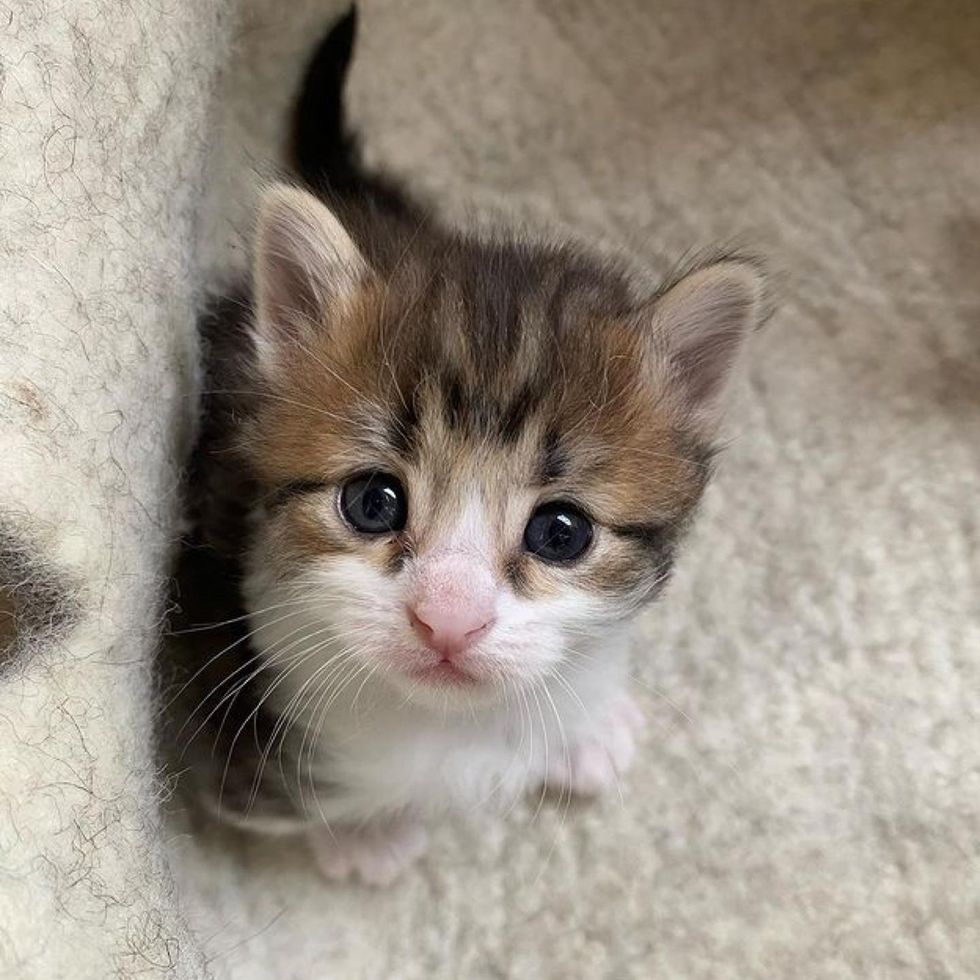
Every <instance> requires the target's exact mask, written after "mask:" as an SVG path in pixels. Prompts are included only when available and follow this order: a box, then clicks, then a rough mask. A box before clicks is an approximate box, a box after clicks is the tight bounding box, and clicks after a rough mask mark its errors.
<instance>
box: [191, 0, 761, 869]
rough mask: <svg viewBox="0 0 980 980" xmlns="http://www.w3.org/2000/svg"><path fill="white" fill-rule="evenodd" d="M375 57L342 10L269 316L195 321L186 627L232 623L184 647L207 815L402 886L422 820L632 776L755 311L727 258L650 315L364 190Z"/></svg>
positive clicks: (392, 190)
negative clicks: (637, 628)
mask: <svg viewBox="0 0 980 980" xmlns="http://www.w3.org/2000/svg"><path fill="white" fill-rule="evenodd" d="M353 34H354V13H353V11H352V12H351V13H350V14H349V15H348V16H347V17H345V18H344V19H343V20H342V21H341V22H340V23H339V24H338V25H337V26H336V27H335V28H334V29H333V31H332V32H331V33H330V34H329V35H328V36H327V38H326V40H325V41H324V42H323V43H322V45H321V46H320V49H319V50H318V52H317V54H316V55H315V57H314V59H313V61H312V63H311V67H310V69H309V72H308V75H307V78H306V81H305V83H304V89H303V92H302V95H301V98H300V100H299V105H298V109H297V117H296V131H295V132H296V145H295V153H294V157H295V162H296V166H297V170H298V173H299V176H300V177H301V178H302V181H303V183H304V184H305V185H306V187H307V188H308V189H301V188H300V187H299V186H274V187H272V188H271V189H269V190H268V191H267V192H266V194H265V196H264V198H263V200H262V203H261V207H260V212H259V217H258V228H257V235H256V240H255V246H254V266H253V277H252V285H251V290H250V292H249V293H245V292H243V293H242V294H241V295H240V296H236V297H232V298H230V299H228V300H226V301H224V303H222V304H219V306H218V307H216V309H215V310H213V311H212V312H211V313H210V314H209V315H208V316H207V317H206V318H205V323H204V327H205V331H204V332H205V339H206V341H207V344H208V347H209V372H210V375H209V377H210V382H209V383H210V387H211V391H210V393H209V394H208V396H207V398H206V401H205V416H204V422H203V431H202V436H201V440H200V444H199V447H198V450H197V453H196V456H195V460H194V464H193V468H192V472H191V478H190V483H191V499H192V505H193V506H192V518H193V521H194V532H193V534H192V535H191V537H190V538H189V540H188V541H187V542H186V546H185V549H184V559H183V562H182V566H181V571H180V575H179V579H178V582H179V589H180V594H179V596H178V603H179V604H180V605H181V606H182V607H183V612H182V615H183V622H184V623H185V624H194V623H197V624H200V623H203V622H206V621H207V620H208V619H211V620H214V619H216V618H223V619H225V620H226V621H223V622H221V623H219V624H218V625H217V627H216V628H215V629H214V630H201V631H199V632H191V633H187V634H186V636H187V637H188V638H189V639H188V642H189V643H190V644H191V646H190V649H191V653H190V656H191V657H192V659H194V661H195V666H194V674H195V678H196V681H195V683H197V684H200V685H203V690H204V691H205V695H204V697H203V699H201V700H200V702H198V703H196V706H195V710H194V711H193V712H191V716H190V717H189V718H187V719H185V722H184V728H185V731H187V730H189V728H188V726H190V728H191V729H192V728H194V727H196V728H197V729H198V735H199V738H198V739H197V741H198V742H200V743H203V744H204V745H205V748H206V751H204V752H202V753H201V755H200V758H199V759H198V761H197V762H195V764H194V765H195V768H196V769H198V770H199V774H200V772H206V771H208V770H209V765H210V763H211V761H212V760H214V761H215V762H216V765H213V766H211V767H210V772H211V775H212V777H213V780H214V787H216V789H215V790H214V793H215V796H214V799H215V805H216V806H218V807H220V810H221V812H222V813H223V814H224V815H225V816H226V817H229V818H230V819H234V820H236V821H237V822H241V823H243V824H244V825H245V826H250V825H254V826H256V827H257V828H259V829H265V830H270V831H271V830H276V829H281V830H299V831H302V832H304V833H306V834H307V836H308V837H309V840H310V842H311V844H312V847H313V850H314V853H315V855H316V857H317V859H318V862H319V864H320V867H321V868H322V870H323V871H324V872H325V873H326V874H327V875H328V876H331V877H345V876H347V875H350V874H355V875H358V876H360V877H361V878H363V879H364V880H366V881H369V882H375V883H381V882H384V881H387V880H390V879H391V878H392V877H393V876H394V875H395V874H396V873H397V872H398V871H399V870H400V869H401V867H402V866H403V865H405V864H406V863H408V862H409V861H410V860H412V859H413V858H414V857H416V856H417V855H418V854H419V853H420V852H421V850H422V848H423V845H424V833H423V831H422V829H421V821H423V820H424V818H425V817H426V816H428V815H430V814H434V813H438V812H442V811H444V810H446V809H449V808H460V807H464V808H465V807H473V806H477V805H483V804H485V803H486V804H489V803H491V802H496V803H500V802H504V803H506V802H508V801H512V800H513V799H514V798H515V797H517V796H518V795H519V794H521V793H523V792H525V791H526V790H528V789H529V788H535V787H539V788H540V787H541V786H542V785H545V786H550V787H553V788H555V789H557V790H558V791H560V792H574V793H583V794H593V793H597V792H600V791H602V790H604V789H606V788H607V787H608V786H609V785H610V784H613V783H614V782H615V780H616V778H617V775H618V774H619V773H621V772H622V771H623V770H625V768H626V767H627V766H628V764H629V762H630V759H631V757H632V755H633V751H634V734H635V731H636V729H637V727H638V725H639V724H640V718H639V717H638V712H637V710H636V708H635V706H634V705H633V702H632V701H631V700H630V696H629V693H628V691H627V689H626V687H627V685H626V680H627V648H628V643H629V626H630V622H631V619H632V618H633V617H634V615H635V614H636V613H637V612H638V611H639V610H640V609H641V608H643V607H644V606H645V605H646V604H647V603H649V602H650V601H651V600H653V599H654V598H656V597H657V596H658V595H659V594H660V592H661V591H662V589H663V588H664V585H665V583H666V582H667V578H668V576H669V573H670V569H671V564H672V561H673V557H674V552H675V549H676V548H677V545H678V543H679V541H680V538H681V536H682V534H683V531H684V529H685V527H686V526H687V524H688V521H689V519H690V517H691V514H692V511H693V509H694V507H695V505H696V503H697V501H698V499H699V497H700V496H701V493H702V491H703V489H704V486H705V482H706V480H707V477H708V472H709V462H710V459H711V456H712V447H713V439H714V438H715V435H716V429H717V425H718V418H719V411H720V408H721V405H722V402H723V397H724V393H725V389H726V387H727V383H728V380H729V377H730V375H731V372H732V367H733V364H734V363H735V361H736V359H737V357H738V355H739V353H740V351H741V349H742V347H743V344H744V342H745V340H746V338H747V336H748V335H749V334H750V333H751V331H752V330H753V328H754V327H755V326H756V325H757V323H758V322H759V320H760V312H761V308H762V294H763V284H762V277H761V274H760V271H759V269H758V267H757V265H756V264H755V263H754V262H752V261H750V260H747V259H744V258H741V257H738V256H730V257H723V258H719V259H717V260H715V261H712V262H706V263H703V264H700V265H698V266H696V267H695V268H693V269H691V270H690V271H689V272H687V274H685V275H684V276H682V277H679V278H676V279H675V280H673V281H671V282H669V283H667V284H666V285H663V286H661V287H660V288H659V289H656V290H652V289H650V288H646V289H645V290H642V289H638V288H637V286H636V285H635V284H634V283H633V282H631V281H630V279H629V278H628V277H627V276H626V275H625V274H624V273H623V272H622V271H620V270H618V269H617V268H615V267H614V266H612V265H611V264H609V263H608V262H606V261H599V260H597V259H595V258H592V257H590V256H588V255H586V254H583V253H582V252H581V251H579V250H578V249H577V248H574V247H572V246H569V245H565V244H557V243H548V242H545V243H531V242H528V241H524V240H522V239H521V240H518V239H511V240H508V239H505V238H497V239H493V240H481V239H478V238H474V237H471V236H469V235H466V234H461V233H459V232H456V231H454V230H451V229H449V228H446V227H443V226H442V225H440V224H438V223H437V222H436V221H435V220H434V219H433V218H431V217H430V216H428V215H427V214H425V213H424V212H423V211H422V210H421V209H420V208H419V207H418V206H417V205H416V204H414V203H413V202H411V201H410V200H409V199H408V198H407V197H406V196H405V195H403V194H402V193H401V191H400V190H399V189H398V188H397V187H396V186H395V185H394V184H393V183H390V182H388V181H386V180H385V179H383V178H380V177H377V176H373V175H369V174H366V173H364V172H363V170H362V169H361V167H360V164H359V162H358V154H357V148H356V146H355V145H354V143H353V141H352V139H351V137H350V136H349V135H348V134H347V132H346V130H345V127H344V121H343V111H342V105H341V87H342V81H343V77H344V74H345V72H346V67H347V64H348V61H349V58H350V55H351V46H352V41H353ZM216 611H217V612H218V613H219V614H220V615H219V616H216ZM215 635H220V636H221V642H220V644H219V643H217V642H216V641H215V639H214V637H215ZM225 640H227V641H228V642H227V643H225ZM221 647H224V649H221Z"/></svg>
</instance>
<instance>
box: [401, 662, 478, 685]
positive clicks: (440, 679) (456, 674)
mask: <svg viewBox="0 0 980 980" xmlns="http://www.w3.org/2000/svg"><path fill="white" fill-rule="evenodd" d="M411 675H412V677H413V678H415V680H419V681H425V682H426V683H428V684H436V685H439V686H443V687H467V686H472V685H474V684H479V683H480V679H479V678H478V677H474V676H473V674H471V673H469V672H468V671H465V670H463V668H462V667H459V666H457V665H456V664H454V663H453V662H452V661H450V660H442V661H440V662H439V663H437V664H432V665H431V666H429V667H418V668H416V669H415V670H413V671H411Z"/></svg>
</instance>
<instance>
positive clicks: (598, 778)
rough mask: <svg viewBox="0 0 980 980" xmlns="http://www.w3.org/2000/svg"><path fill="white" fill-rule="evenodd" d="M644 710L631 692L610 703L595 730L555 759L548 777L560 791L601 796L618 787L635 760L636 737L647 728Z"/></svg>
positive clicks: (551, 785) (556, 789) (549, 769)
mask: <svg viewBox="0 0 980 980" xmlns="http://www.w3.org/2000/svg"><path fill="white" fill-rule="evenodd" d="M643 726H644V720H643V715H642V713H641V712H640V709H639V708H637V706H636V703H635V702H634V701H633V699H632V698H631V697H630V696H629V695H628V694H622V695H620V696H619V697H618V698H616V699H615V700H614V701H613V702H612V703H610V704H609V706H608V707H607V709H606V711H605V712H604V713H603V715H602V716H601V718H600V719H599V720H597V722H596V724H595V726H594V728H593V730H592V731H591V732H590V733H588V734H586V735H584V736H583V737H582V738H580V739H579V740H578V741H577V742H575V743H574V744H572V745H571V746H569V748H568V752H567V753H565V754H563V755H562V756H560V757H559V758H558V759H555V760H552V761H551V763H550V764H549V767H548V776H547V778H546V780H545V782H546V783H547V785H548V787H549V788H550V789H553V790H555V791H557V792H559V793H561V792H565V793H568V792H569V791H570V792H572V793H575V794H576V795H578V796H598V795H599V794H600V793H604V792H605V791H606V790H608V789H611V788H612V787H614V786H617V785H618V783H619V777H620V776H621V775H622V774H623V773H624V772H626V770H627V769H629V767H630V766H631V765H632V763H633V757H634V756H635V755H636V737H637V735H639V734H640V732H641V731H642V730H643Z"/></svg>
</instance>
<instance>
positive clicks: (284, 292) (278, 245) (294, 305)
mask: <svg viewBox="0 0 980 980" xmlns="http://www.w3.org/2000/svg"><path fill="white" fill-rule="evenodd" d="M366 272H367V265H366V263H365V261H364V258H363V257H362V256H361V253H360V252H359V251H358V249H357V246H356V245H355V244H354V242H353V241H352V240H351V237H350V235H349V234H348V233H347V231H346V230H345V229H344V227H343V225H341V223H340V222H339V221H338V220H337V218H336V217H334V215H333V213H332V212H331V211H330V210H329V208H327V207H326V206H325V205H324V204H323V203H322V202H321V201H320V200H319V199H318V198H315V197H314V196H313V195H312V194H308V193H307V192H306V191H302V190H299V189H297V188H294V187H287V186H285V185H277V186H275V187H273V188H271V189H270V190H269V191H267V192H266V194H265V196H264V197H263V199H262V201H261V203H260V205H259V218H258V229H257V232H256V244H255V260H254V268H253V278H254V282H255V317H256V323H255V340H256V344H257V347H258V354H259V360H260V364H261V366H262V367H263V368H264V369H271V368H272V367H273V366H274V365H275V363H276V362H277V361H278V360H279V359H280V357H281V355H282V353H283V352H284V351H285V350H288V348H289V347H290V346H292V345H302V344H305V343H307V342H308V339H309V337H310V336H311V335H312V334H313V333H314V332H315V331H316V330H317V329H318V328H320V329H322V324H323V321H324V319H325V316H326V314H327V312H328V310H330V309H331V308H332V307H334V306H335V305H336V304H343V303H345V302H348V301H349V300H350V298H351V297H352V296H353V295H354V293H355V292H356V290H357V287H358V285H359V283H361V282H362V281H363V279H364V276H365V274H366Z"/></svg>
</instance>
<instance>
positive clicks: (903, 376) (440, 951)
mask: <svg viewBox="0 0 980 980" xmlns="http://www.w3.org/2000/svg"><path fill="white" fill-rule="evenodd" d="M340 9H341V7H340V5H339V4H338V3H337V2H335V0H294V2H291V3H289V4H285V3H281V2H277V0H243V4H242V6H241V8H240V9H233V7H232V5H231V3H230V2H229V4H228V6H227V9H226V8H225V7H224V6H222V4H220V3H218V2H217V0H214V2H208V0H155V2H152V3H151V2H145V3H144V2H130V3H117V2H115V0H63V2H60V3H58V4H54V3H50V2H48V0H14V2H13V4H12V5H11V4H10V3H9V2H8V3H6V4H4V3H2V2H0V59H2V71H0V446H2V449H3V456H2V459H0V651H3V652H2V653H0V732H2V734H0V777H2V778H0V976H4V977H6V976H11V977H16V978H21V977H25V978H35V977H37V978H45V980H49V978H54V980H60V978H62V977H65V978H68V977H71V978H89V977H92V978H102V977H145V976H156V975H161V976H178V977H187V978H190V977H194V978H203V977H212V978H214V980H224V978H229V980H266V978H275V980H291V978H296V980H308V978H329V980H334V978H338V980H358V978H365V980H367V978H372V980H373V978H397V980H416V978H419V980H421V978H426V980H432V978H459V977H467V978H469V977H473V978H535V980H537V978H556V980H557V978H562V980H564V978H578V977H582V978H600V977H608V978H613V977H615V978H627V977H628V978H637V980H640V978H643V980H646V978H652V977H656V978H671V980H674V978H678V980H688V978H690V980H695V978H697V980H700V978H739V980H771V978H797V977H799V978H806V980H810V978H813V980H824V978H826V980H830V978H834V980H837V978H854V980H857V978H861V980H886V978H887V980H891V978H896V980H912V978H915V980H921V978H969V977H977V976H980V505H978V501H980V95H978V93H980V59H978V58H977V56H976V52H977V50H978V49H980V7H978V5H977V4H976V3H975V2H973V0H936V2H932V3H925V2H921V3H915V2H911V0H890V2H885V0H871V2H867V3H861V4H856V3H853V2H850V0H799V2H797V3H792V4H790V3H785V2H783V0H735V2H726V3H722V2H720V0H660V2H658V3H651V2H648V0H617V2H616V3H609V2H603V0H498V2H495V3H476V2H466V3H453V2H450V0H367V2H366V3H365V4H363V7H362V14H363V16H362V25H361V26H362V31H361V43H360V47H359V50H358V53H357V56H356V61H355V66H354V70H353V78H352V91H351V100H352V110H351V111H352V118H353V120H354V121H355V123H356V124H357V125H358V126H359V128H360V129H361V130H362V132H363V134H364V137H365V145H366V150H367V153H368V156H369V158H370V159H371V160H373V161H378V162H383V163H384V164H385V165H386V166H388V167H390V168H391V169H392V170H394V171H395V172H396V173H398V174H401V175H404V176H405V177H406V178H407V180H408V181H409V182H410V184H411V186H413V187H415V188H418V189H420V190H421V191H422V192H423V193H424V194H426V195H427V196H428V197H429V198H430V199H432V200H434V201H435V202H436V203H437V205H438V206H439V207H440V208H441V209H442V210H443V211H444V212H445V213H446V214H447V215H449V216H450V217H451V218H454V219H457V218H458V219H468V218H469V217H472V216H476V217H479V218H481V219H483V218H487V217H489V218H490V219H493V220H499V219H500V218H502V217H504V216H508V217H509V220H518V221H520V222H521V223H523V224H525V225H527V226H529V227H548V228H551V229H557V230H559V232H560V233H563V234H564V233H567V234H572V235H575V236H577V237H580V238H585V239H589V240H593V239H599V240H601V241H603V242H605V243H607V244H608V245H609V246H610V247H613V248H617V249H621V250H625V251H627V252H629V253H630V254H632V255H633V256H635V257H636V258H637V259H639V260H640V261H643V262H646V263H647V264H648V265H650V266H651V267H652V268H654V269H659V270H665V269H666V268H667V267H668V266H669V265H670V264H672V263H673V262H674V261H676V260H677V259H678V258H679V257H680V256H681V255H683V254H684V253H685V252H686V251H687V250H689V249H691V248H694V247H700V246H704V245H709V244H711V243H714V242H718V241H722V242H731V241H733V240H738V241H741V242H745V243H747V244H749V245H751V246H752V247H753V248H754V249H755V250H757V251H760V252H762V253H764V254H767V255H769V256H770V258H771V261H772V265H773V267H774V269H775V270H776V280H777V291H778V299H779V312H778V313H777V315H776V316H775V317H774V318H773V320H772V321H771V322H770V324H769V326H768V327H767V329H766V331H765V332H764V333H763V334H761V335H760V336H759V337H758V338H757V342H756V344H755V349H754V354H753V365H752V369H751V372H750V377H749V378H748V380H747V382H746V383H745V385H744V386H743V390H742V392H741V398H740V400H739V402H738V404H737V405H736V407H735V409H734V411H733V417H732V424H731V433H732V440H731V445H730V446H729V448H728V450H727V452H726V454H725V455H724V457H723V460H722V463H721V466H720V470H719V474H718V477H717V479H716V482H715V484H714V486H713V487H712V488H711V490H710V491H709V494H708V497H707V499H706V502H705V506H704V510H703V513H702V518H701V521H700V522H699V524H698V526H697V529H696V532H695V534H694V535H693V538H692V540H691V542H690V546H689V547H688V549H687V551H686V552H685V554H684V555H683V557H682V560H681V563H680V567H679V570H678V575H677V578H676V580H675V582H674V583H673V585H672V587H671V588H670V590H669V591H668V593H667V596H666V598H665V600H664V601H663V603H662V605H661V606H660V607H658V608H656V609H654V610H652V611H651V613H650V614H649V615H648V616H646V618H645V619H644V621H643V624H642V629H641V630H640V634H639V637H638V640H637V644H636V659H635V674H636V693H637V697H638V699H639V700H640V702H641V704H642V705H643V707H644V709H645V711H646V714H647V716H648V718H649V720H650V725H649V730H648V733H647V735H646V737H645V740H644V743H643V745H642V748H641V753H640V759H639V761H638V763H637V765H636V768H635V769H634V770H633V771H632V772H631V773H630V774H629V775H628V776H627V777H625V778H624V780H623V783H622V787H621V793H620V794H619V795H614V796H613V797H612V798H609V799H607V800H604V801H602V802H600V803H598V804H596V805H590V806H576V807H574V808H573V809H571V810H568V811H566V810H564V809H562V808H559V807H556V806H550V805H545V806H544V807H541V808H538V807H537V806H536V805H535V803H534V802H533V801H531V802H529V803H528V804H527V805H526V806H524V807H522V808H518V809H516V810H515V811H514V812H513V813H511V814H509V815H508V816H507V817H506V818H505V819H501V818H498V817H488V816H481V815H480V814H474V815H472V817H470V818H469V819H460V820H458V821H451V822H448V823H447V824H446V825H445V826H442V827H439V828H437V830H436V833H435V835H434V845H433V849H432V851H431V853H430V854H429V856H428V857H427V858H425V860H424V861H423V863H422V864H421V865H420V866H419V867H418V868H417V869H415V870H413V871H412V872H410V873H409V874H408V876H407V877H406V878H405V879H403V880H402V881H400V882H399V883H397V884H396V885H395V886H394V887H393V888H392V889H390V890H389V891H386V892H380V893H379V892H374V891H369V890H366V889H363V888H360V887H355V886H351V887H346V888H345V887H337V886H328V885H326V884H325V883H324V882H323V881H322V880H320V879H319V878H318V877H317V876H316V874H315V873H314V872H313V871H312V870H311V868H310V862H309V861H308V859H307V856H306V854H305V853H304V852H303V851H302V850H301V849H300V848H298V847H295V846H294V845H292V844H289V843H287V842H284V841H263V840H259V839H250V838H247V837H243V836H237V835H234V834H232V833H230V832H225V831H220V830H217V829H215V828H213V827H202V826H197V825H195V824H194V822H193V821H192V820H191V819H190V818H189V817H188V816H187V815H186V814H183V813H181V812H179V811H177V812H171V813H169V815H168V816H167V817H166V819H165V820H161V817H160V815H159V806H158V803H159V799H160V797H161V796H162V795H164V793H165V790H166V786H165V785H161V782H160V780H159V779H158V778H157V777H156V770H155V768H154V757H153V755H152V751H151V748H152V730H153V720H154V705H153V701H152V693H151V685H150V670H149V668H150V665H151V662H152V658H153V657H154V656H156V655H157V643H156V637H157V635H158V631H159V630H158V628H159V623H160V620H161V617H162V614H163V611H164V595H165V579H166V574H167V568H168V564H167V563H168V560H169V555H170V546H171V545H172V542H173V540H174V537H175V533H176V519H177V484H178V478H179V465H180V461H181V459H182V454H183V453H184V452H185V450H186V447H187V441H188V438H189V435H190V430H191V423H192V420H193V406H194V389H195V381H194V379H195V362H196V348H195V344H194V331H193V310H194V304H195V301H196V298H197V296H198V294H199V291H200V289H201V288H202V287H204V286H208V285H211V284H213V283H215V282H217V281H220V280H221V279H222V278H224V277H226V276H227V275H228V274H229V273H231V272H232V271H234V270H235V269H240V268H242V267H243V265H244V263H245V256H246V249H247V243H248V237H249V228H250V224H251V221H252V213H253V206H254V202H255V198H256V194H257V190H258V188H259V187H260V186H261V185H262V183H263V182H264V181H266V180H268V179H270V178H271V177H273V176H274V175H275V174H276V172H277V171H278V170H279V169H280V168H281V167H282V152H281V148H282V143H283V137H284V133H285V122H286V111H287V108H288V106H289V102H290V99H291V97H292V93H293V89H294V87H295V85H296V83H297V81H298V78H299V74H300V72H301V69H302V62H303V59H305V57H306V56H307V55H308V54H309V52H310V50H311V48H312V45H313V44H314V41H315V39H316V38H318V37H319V36H320V34H321V32H322V30H323V29H324V27H325V26H326V24H327V23H328V22H329V21H330V20H331V19H332V18H333V17H335V16H336V15H337V14H338V13H339V12H340Z"/></svg>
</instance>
